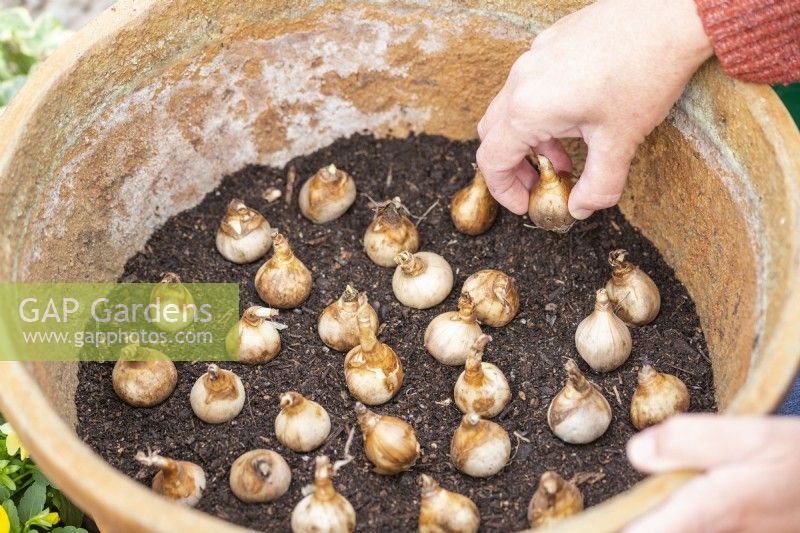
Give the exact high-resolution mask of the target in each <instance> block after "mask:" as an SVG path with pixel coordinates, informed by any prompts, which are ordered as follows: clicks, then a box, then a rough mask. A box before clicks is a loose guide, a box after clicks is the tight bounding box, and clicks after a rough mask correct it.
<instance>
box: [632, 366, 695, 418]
mask: <svg viewBox="0 0 800 533" xmlns="http://www.w3.org/2000/svg"><path fill="white" fill-rule="evenodd" d="M638 381H639V386H638V387H636V391H635V392H634V393H633V398H631V422H633V425H634V426H635V427H636V429H644V428H646V427H649V426H653V425H655V424H660V423H661V422H663V421H664V420H666V419H667V418H669V417H671V416H672V415H675V414H678V413H685V412H686V411H688V410H689V389H687V388H686V385H685V384H684V383H683V381H681V380H680V379H678V378H677V377H676V376H673V375H672V374H665V373H662V372H658V371H657V370H656V369H655V368H653V367H652V366H650V365H644V366H642V368H641V370H639V375H638Z"/></svg>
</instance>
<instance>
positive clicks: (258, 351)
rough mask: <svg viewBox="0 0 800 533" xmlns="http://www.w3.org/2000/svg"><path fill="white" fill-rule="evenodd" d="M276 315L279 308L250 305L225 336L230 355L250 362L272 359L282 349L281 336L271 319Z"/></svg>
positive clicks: (235, 358)
mask: <svg viewBox="0 0 800 533" xmlns="http://www.w3.org/2000/svg"><path fill="white" fill-rule="evenodd" d="M276 316H278V310H277V309H271V308H269V307H261V306H259V305H254V306H251V307H248V308H247V309H246V310H245V312H244V313H243V314H242V318H241V319H240V320H239V323H238V324H236V325H234V326H233V328H231V330H230V332H228V336H227V337H226V338H225V348H226V350H227V352H228V356H229V357H230V358H231V359H233V360H234V361H239V362H240V363H248V364H258V363H266V362H267V361H272V360H273V359H274V358H275V356H276V355H278V352H279V351H280V349H281V336H280V334H279V333H278V329H277V327H276V324H275V323H274V322H272V320H271V319H272V318H274V317H276Z"/></svg>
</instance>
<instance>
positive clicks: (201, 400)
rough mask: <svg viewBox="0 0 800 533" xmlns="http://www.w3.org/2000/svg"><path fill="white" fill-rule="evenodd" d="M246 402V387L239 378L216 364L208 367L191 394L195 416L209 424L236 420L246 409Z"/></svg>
mask: <svg viewBox="0 0 800 533" xmlns="http://www.w3.org/2000/svg"><path fill="white" fill-rule="evenodd" d="M244 400H245V393H244V385H243V384H242V380H241V379H240V378H239V376H237V375H236V374H234V373H233V372H231V371H230V370H223V369H222V368H220V367H218V366H217V365H215V364H210V365H208V370H207V371H206V373H205V374H203V375H202V376H200V377H199V378H197V381H195V383H194V386H192V391H191V393H190V394H189V401H190V403H191V404H192V410H193V411H194V414H196V415H197V418H199V419H200V420H202V421H204V422H208V423H209V424H221V423H223V422H228V421H229V420H233V419H234V418H236V415H238V414H239V413H240V412H241V411H242V407H244Z"/></svg>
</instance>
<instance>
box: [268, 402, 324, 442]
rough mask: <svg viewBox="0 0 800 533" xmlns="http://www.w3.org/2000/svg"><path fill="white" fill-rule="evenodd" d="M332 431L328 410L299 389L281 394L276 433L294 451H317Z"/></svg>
mask: <svg viewBox="0 0 800 533" xmlns="http://www.w3.org/2000/svg"><path fill="white" fill-rule="evenodd" d="M330 433H331V419H330V417H329V416H328V412H327V411H326V410H325V409H324V408H323V407H322V406H321V405H320V404H318V403H317V402H315V401H313V400H309V399H308V398H305V397H304V396H303V395H302V394H300V393H299V392H294V391H289V392H287V393H285V394H281V410H280V412H279V413H278V416H277V417H276V418H275V435H276V436H277V437H278V440H279V441H281V444H283V445H284V446H286V447H287V448H289V449H290V450H293V451H295V452H310V451H312V450H316V449H317V448H319V447H320V446H322V443H323V442H325V439H327V438H328V435H330Z"/></svg>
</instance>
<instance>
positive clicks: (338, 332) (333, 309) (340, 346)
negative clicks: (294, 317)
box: [317, 285, 380, 352]
mask: <svg viewBox="0 0 800 533" xmlns="http://www.w3.org/2000/svg"><path fill="white" fill-rule="evenodd" d="M361 306H365V308H366V311H367V313H368V314H369V316H370V324H371V325H372V329H373V330H374V331H376V332H377V331H378V326H379V325H380V321H379V319H378V313H376V312H375V309H374V308H373V307H372V306H371V305H370V304H369V300H368V298H367V294H366V293H365V292H358V291H357V290H355V289H353V288H352V287H351V286H350V285H348V286H347V288H346V289H345V291H344V293H342V295H341V296H340V297H339V299H338V300H336V301H335V302H333V303H332V304H330V305H329V306H328V307H326V308H325V309H323V310H322V313H320V315H319V319H318V320H317V333H319V337H320V339H322V342H324V343H325V345H326V346H328V348H331V349H332V350H336V351H337V352H346V351H348V350H351V349H352V348H354V347H355V346H357V345H358V310H359V308H360V307H361Z"/></svg>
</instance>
